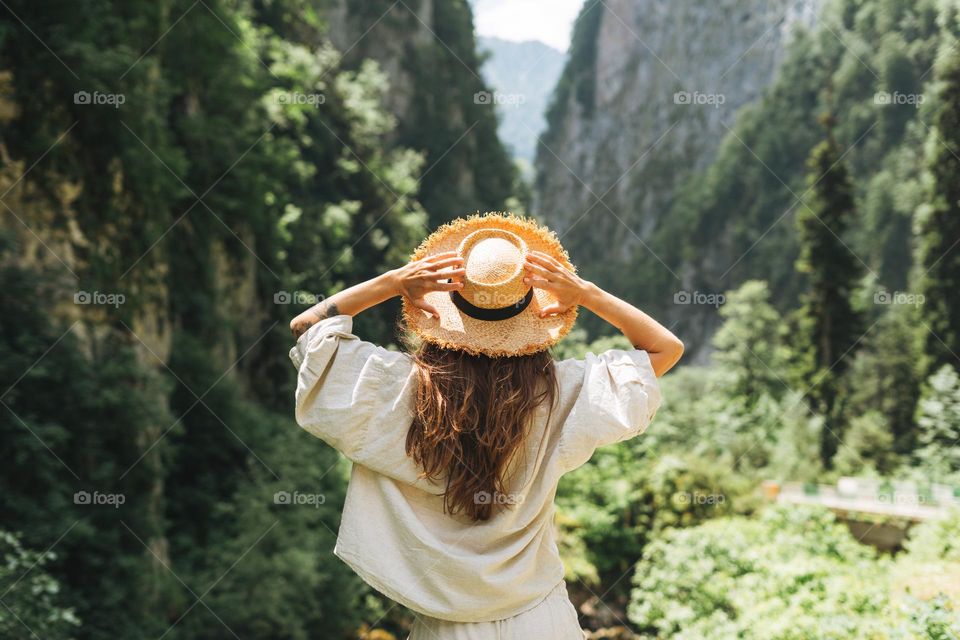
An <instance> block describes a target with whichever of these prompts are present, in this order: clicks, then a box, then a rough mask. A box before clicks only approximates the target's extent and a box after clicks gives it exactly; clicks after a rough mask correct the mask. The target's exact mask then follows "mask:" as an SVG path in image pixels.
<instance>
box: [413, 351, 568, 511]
mask: <svg viewBox="0 0 960 640" xmlns="http://www.w3.org/2000/svg"><path fill="white" fill-rule="evenodd" d="M411 355H412V356H413V358H414V361H415V363H416V368H417V376H418V379H419V380H418V382H419V384H418V385H417V399H416V410H415V414H414V418H413V424H412V425H411V426H410V430H409V431H408V432H407V443H406V451H407V455H409V456H411V457H412V458H413V460H414V461H415V462H416V463H417V464H418V465H420V466H421V467H422V472H421V474H420V475H421V477H425V478H429V479H430V480H434V481H441V482H442V481H444V480H445V481H446V490H445V492H444V503H443V504H444V509H445V510H446V511H447V512H448V513H465V514H466V515H467V516H469V517H470V518H471V519H472V520H474V521H478V520H488V519H489V518H490V517H491V516H492V515H493V514H494V512H495V510H496V509H498V508H500V507H503V506H508V505H509V504H511V503H512V501H511V500H509V498H507V499H502V498H500V496H507V492H506V491H505V480H506V476H507V475H508V467H509V465H510V464H511V462H512V461H513V459H514V456H515V454H516V453H517V451H518V449H520V447H521V445H522V444H523V443H524V440H525V437H526V435H527V433H528V427H529V425H530V423H531V419H532V417H533V413H534V411H535V410H536V408H537V407H538V406H540V404H541V403H543V402H547V403H548V406H549V409H550V411H552V410H553V403H554V399H555V398H556V396H557V376H556V371H555V370H554V366H553V359H552V358H551V357H550V354H549V353H548V352H546V351H543V352H540V353H535V354H532V355H525V356H510V357H502V358H492V357H489V356H483V355H470V354H468V353H466V352H464V351H458V350H453V349H447V348H444V347H440V346H437V345H434V344H431V343H429V342H422V343H421V344H419V345H417V346H416V348H415V349H414V350H413V352H412V354H411Z"/></svg>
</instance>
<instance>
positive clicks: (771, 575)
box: [630, 507, 960, 640]
mask: <svg viewBox="0 0 960 640" xmlns="http://www.w3.org/2000/svg"><path fill="white" fill-rule="evenodd" d="M950 522H951V523H952V524H951V525H949V526H948V527H943V526H942V525H941V524H940V523H932V524H931V525H926V526H924V527H922V528H921V529H920V530H918V531H917V532H916V533H915V536H916V537H917V538H918V539H924V540H925V541H926V542H927V543H933V544H936V545H938V546H942V545H945V544H951V542H952V540H951V539H950V537H949V536H950V534H951V533H953V531H952V530H955V529H956V527H957V523H960V517H955V518H954V519H953V520H952V521H950ZM918 555H919V556H920V557H915V556H914V554H912V553H910V554H907V555H906V556H904V557H902V558H900V559H899V560H898V561H897V562H898V564H899V565H900V566H897V567H894V566H893V563H891V562H889V561H886V560H881V561H877V559H876V558H875V557H874V552H873V551H872V550H870V549H869V548H868V547H865V546H863V545H861V544H860V543H858V542H857V541H856V540H855V539H854V538H853V537H852V536H851V535H850V533H849V532H848V531H847V530H846V527H844V526H843V525H841V524H839V523H837V522H836V521H835V520H834V518H833V516H832V515H830V512H828V511H825V510H824V511H818V510H810V509H797V508H793V507H781V508H775V509H769V510H767V511H765V512H764V513H763V514H762V515H761V516H760V517H759V518H756V519H749V520H748V519H744V518H730V519H720V520H714V521H712V522H709V523H707V524H703V525H701V526H699V527H695V528H692V529H678V530H674V531H672V532H670V533H668V534H667V535H665V536H663V537H662V538H660V539H658V540H657V541H656V542H654V543H652V544H651V545H649V546H648V547H647V548H646V549H645V550H644V554H643V559H642V560H641V561H640V563H639V564H638V566H637V572H636V578H635V583H636V586H637V589H636V590H635V591H634V597H633V602H632V604H631V606H630V618H631V620H632V621H634V622H635V623H636V624H638V625H640V626H641V627H643V628H648V629H651V630H655V631H656V632H657V633H658V634H659V636H658V637H670V638H748V639H749V638H757V639H758V640H759V639H762V640H778V639H784V640H785V639H788V638H790V639H792V638H820V639H824V640H826V639H836V640H850V639H858V638H860V639H878V638H904V639H906V638H930V639H931V640H932V639H939V638H952V637H957V635H956V634H958V633H960V614H958V612H957V611H955V610H951V609H950V607H949V605H948V604H945V602H944V600H943V599H942V598H941V599H939V600H938V599H934V600H931V601H930V602H929V603H924V602H919V601H915V600H911V599H909V598H907V597H905V595H904V594H896V593H894V589H893V588H892V587H891V584H890V582H891V579H892V577H893V576H894V575H896V573H897V572H898V571H899V572H900V573H903V572H905V571H909V570H910V569H911V568H912V567H913V566H915V565H921V566H922V563H923V562H924V561H925V560H926V558H925V557H923V555H921V554H918Z"/></svg>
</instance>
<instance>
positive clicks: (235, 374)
mask: <svg viewBox="0 0 960 640" xmlns="http://www.w3.org/2000/svg"><path fill="white" fill-rule="evenodd" d="M375 4H377V3H373V2H371V3H350V4H349V8H350V12H351V15H350V16H349V18H348V20H347V24H346V26H344V25H343V24H340V23H338V20H340V19H341V17H342V16H341V14H340V5H339V4H338V3H336V2H332V1H331V2H327V1H325V0H273V1H271V2H248V1H246V0H241V1H239V2H228V1H208V2H202V3H193V2H188V1H180V0H163V1H161V2H154V1H149V2H148V1H145V0H144V1H134V2H129V1H123V2H100V3H95V4H92V5H77V4H71V3H56V2H39V3H38V2H25V1H11V2H10V3H7V4H5V5H4V7H3V10H2V11H0V87H2V91H0V122H2V127H3V129H2V134H0V160H2V165H0V169H2V170H3V171H2V174H0V193H2V194H3V195H2V197H3V203H4V205H5V207H6V208H5V209H4V212H5V213H4V218H3V224H2V225H0V240H2V252H0V286H2V287H3V290H4V295H3V297H2V303H0V334H2V342H0V390H3V395H2V396H0V400H2V401H3V406H0V412H2V413H3V415H2V419H0V425H2V432H3V439H2V442H3V445H2V452H3V454H4V460H5V464H4V467H3V469H2V471H0V489H2V492H3V494H4V500H3V501H2V506H0V522H3V526H4V527H5V528H10V529H15V530H17V531H18V532H19V534H20V535H22V538H23V545H24V547H26V548H30V549H48V548H50V549H51V553H52V554H53V555H52V556H49V557H47V558H46V560H44V561H43V563H38V566H37V567H36V568H35V569H33V570H32V571H27V569H28V568H29V567H23V571H22V573H25V574H26V578H25V579H24V581H23V582H22V585H21V586H20V587H18V589H17V590H16V592H15V593H14V592H12V593H11V596H10V597H9V598H8V599H4V603H5V604H7V605H8V606H10V607H11V608H14V609H15V611H16V612H17V615H21V617H23V618H24V619H25V621H26V622H27V624H28V625H29V626H34V624H36V629H35V631H36V632H37V633H38V634H39V635H41V636H44V637H56V636H57V635H63V634H64V633H71V634H75V635H76V636H77V637H81V638H107V637H111V638H112V637H150V636H152V637H160V636H161V635H164V637H167V638H210V637H224V636H227V637H230V636H234V635H236V636H239V637H245V638H271V639H283V638H287V639H295V638H304V639H305V638H317V637H323V638H336V637H347V636H349V635H352V634H353V633H355V631H356V629H358V628H359V627H360V625H361V623H362V622H364V621H366V622H368V623H370V622H373V621H376V620H379V621H380V622H379V624H380V625H381V626H388V627H389V626H395V623H396V622H397V620H398V613H399V612H393V613H390V614H389V615H385V614H388V613H389V609H390V607H389V604H388V603H386V602H385V601H384V600H383V599H381V598H380V597H378V596H374V595H373V592H372V591H371V590H370V589H369V588H368V587H366V586H365V585H363V583H362V582H361V581H360V580H359V578H357V577H356V576H355V575H353V574H352V572H351V571H350V570H349V569H348V568H347V567H346V566H345V565H344V564H343V563H341V562H340V561H339V560H337V559H336V558H335V557H334V556H333V555H332V553H331V551H332V549H333V544H334V540H335V532H336V530H337V524H338V520H339V511H340V507H341V506H342V500H343V495H344V489H345V485H346V473H345V472H346V469H345V468H344V466H343V462H342V461H341V460H340V459H339V457H338V456H337V455H336V453H335V452H333V451H332V450H331V449H329V448H328V447H326V446H324V445H323V444H322V443H321V442H319V441H317V440H315V439H312V438H309V437H308V436H306V435H305V434H303V433H302V432H301V431H300V430H299V429H298V428H297V427H296V425H295V423H294V422H293V419H292V416H291V415H290V403H291V397H292V390H293V386H292V384H293V370H292V368H291V367H290V364H289V362H288V361H287V358H286V357H285V354H286V352H287V350H288V349H289V347H290V338H289V335H288V334H287V332H286V327H285V325H286V322H287V321H288V320H289V318H290V317H292V316H293V315H295V313H296V312H297V311H298V310H300V309H302V308H304V307H305V306H306V305H308V304H312V303H313V302H314V301H315V299H316V297H319V296H323V295H328V294H329V293H331V292H333V291H336V290H339V289H340V288H342V287H344V286H346V285H347V284H349V283H352V282H353V281H356V280H357V279H362V278H367V277H370V276H372V275H374V274H376V273H380V272H382V271H383V270H385V269H386V268H392V267H394V266H397V265H399V264H401V263H402V262H403V261H404V260H405V259H406V257H407V256H408V255H409V253H410V251H411V250H412V249H413V248H414V246H415V245H416V243H417V242H418V241H419V239H420V238H422V237H423V235H424V233H425V231H426V230H427V224H428V218H429V219H431V220H432V221H433V222H439V221H444V220H446V219H449V218H451V217H454V216H456V215H461V214H464V213H467V212H470V211H472V210H474V209H477V208H480V209H503V208H505V207H506V205H507V202H508V199H509V198H510V197H511V196H512V195H513V189H514V187H515V186H516V185H515V182H514V181H515V178H516V171H515V170H514V168H513V166H512V163H510V161H509V159H508V158H507V155H506V153H505V151H504V148H503V146H502V145H501V144H500V142H499V140H498V139H497V138H496V134H495V129H496V119H495V115H494V111H493V110H492V109H491V108H490V107H488V106H483V105H479V104H477V103H476V102H475V100H474V96H473V94H474V93H475V92H476V91H479V90H482V89H484V88H485V87H484V85H483V83H482V82H481V81H480V79H479V77H478V76H477V75H476V74H477V67H478V63H479V60H478V58H477V56H476V54H475V48H476V47H475V39H474V36H473V28H472V17H471V12H470V9H469V7H468V6H467V4H466V2H462V1H461V2H441V3H433V5H432V6H433V8H432V14H431V15H425V16H422V17H420V16H416V15H414V14H413V13H412V11H410V10H407V11H406V17H405V18H402V19H401V20H400V22H399V23H396V22H395V23H392V24H391V25H385V26H391V27H393V28H396V29H397V31H396V32H395V33H394V34H393V36H392V37H393V38H394V39H395V40H396V41H399V42H406V41H407V40H408V39H409V41H410V48H409V51H408V55H406V56H404V58H403V59H404V61H405V63H408V64H409V68H408V70H407V71H408V73H409V77H410V78H412V82H413V83H414V86H413V87H412V91H411V87H404V86H394V85H393V84H392V82H399V80H397V79H396V78H388V77H387V75H386V73H385V72H384V71H383V70H382V68H381V67H380V66H378V65H377V64H376V63H375V62H373V61H372V60H371V58H373V57H374V56H373V55H372V53H371V55H351V56H348V57H344V56H343V52H341V51H338V50H337V49H336V48H335V47H334V46H333V45H332V44H331V40H333V38H332V36H334V35H335V36H337V37H339V38H343V37H347V38H352V39H353V40H354V41H356V42H358V43H359V42H360V41H361V40H364V39H365V38H362V37H361V36H362V35H363V34H364V33H365V31H364V30H358V31H356V32H355V33H353V34H352V35H351V34H349V33H337V34H331V33H330V29H331V27H332V25H336V24H340V26H341V28H345V29H348V30H349V29H351V28H358V26H359V23H362V22H363V21H364V20H367V19H368V17H369V16H366V12H367V11H369V12H371V13H373V14H374V15H373V16H372V17H369V20H370V23H372V22H373V21H374V20H375V19H376V18H377V17H379V16H380V15H381V14H382V13H383V12H384V11H385V10H386V9H387V8H388V6H389V5H385V6H383V7H382V8H380V9H379V10H378V9H377V7H376V6H374V5H375ZM395 6H396V8H397V9H398V10H401V9H402V8H403V7H402V6H401V5H395ZM421 19H422V20H424V21H426V22H425V23H421V21H420V20H421ZM427 23H428V24H433V25H434V27H433V28H434V30H435V31H436V33H435V34H432V35H429V34H430V33H431V32H430V31H429V27H427V33H428V35H429V37H427V38H426V39H424V38H422V37H418V38H408V36H409V35H411V34H413V33H414V32H422V31H423V30H424V29H423V26H422V24H427ZM374 35H380V36H381V37H382V34H374ZM367 40H372V41H373V42H372V48H373V49H375V48H376V45H377V40H376V38H375V37H373V36H371V37H370V38H369V39H367ZM381 44H382V40H381ZM348 45H349V42H348ZM345 46H347V45H345ZM354 53H355V54H356V53H357V52H354ZM471 74H472V75H471ZM454 88H455V89H456V90H455V91H454ZM408 91H410V93H411V94H412V95H414V96H415V101H414V104H412V105H411V106H410V107H409V111H408V112H404V111H402V110H395V111H394V110H392V108H393V107H394V106H395V105H396V100H395V98H396V96H397V95H401V94H404V93H407V92H408ZM84 96H86V97H84ZM98 96H99V98H98ZM104 96H107V99H108V100H110V101H109V102H104V101H103V97H104ZM398 117H402V118H403V119H402V120H401V121H399V122H398ZM450 184H458V185H468V188H464V190H462V191H461V192H460V195H461V196H462V197H457V195H456V194H455V193H454V192H453V191H452V190H450V189H449V188H448V187H449V185H450ZM8 212H9V213H11V214H12V215H11V216H7V213H8ZM13 216H16V217H13ZM8 221H9V223H8ZM37 240H39V244H38V243H37ZM74 276H75V278H74ZM80 292H102V293H109V294H111V295H122V296H123V302H122V303H120V304H117V305H113V306H110V305H102V304H96V303H93V304H73V302H74V296H75V295H79V294H80ZM396 311H397V305H384V306H383V307H382V308H378V309H377V310H375V311H372V312H370V313H367V314H364V315H363V317H361V318H358V321H357V332H358V333H361V334H363V335H364V336H365V337H367V338H368V339H371V340H377V341H380V342H390V341H392V340H393V339H394V335H395V328H394V324H395V318H396ZM84 492H86V494H84ZM278 492H287V493H289V494H294V493H295V492H299V493H300V494H305V495H308V496H311V497H317V496H319V498H317V499H316V500H314V503H313V504H310V505H290V504H284V503H282V502H279V503H278V502H276V500H275V494H277V493H278ZM75 494H76V495H77V496H81V497H75ZM83 495H87V496H88V499H86V498H83V497H82V496H83ZM98 499H106V500H109V503H102V502H97V500H98ZM85 500H88V501H85ZM26 553H27V552H20V551H18V550H16V549H13V550H12V551H11V553H10V560H9V564H10V570H11V571H15V570H17V569H18V568H20V567H22V566H23V563H24V562H26V561H27V560H30V559H31V558H34V557H36V558H38V559H39V558H40V556H30V555H25V554H26ZM44 563H45V564H44ZM48 576H49V577H48ZM6 580H7V578H6V577H5V578H4V581H6ZM11 582H12V581H11ZM5 584H9V583H6V582H5ZM57 585H59V587H57ZM28 587H30V588H33V589H34V590H35V592H36V594H37V599H36V602H35V603H30V602H28V600H27V599H26V598H24V597H23V595H22V594H23V590H22V589H23V588H28ZM58 588H59V590H60V591H59V593H56V590H57V589H58ZM55 596H56V597H55ZM67 607H69V610H68V609H67ZM6 611H7V610H6V609H5V610H4V617H3V624H4V625H8V624H10V623H9V620H10V618H8V617H7V616H6ZM70 611H72V612H75V615H76V618H77V619H79V620H80V622H81V626H80V627H79V629H76V630H71V629H66V626H67V625H68V624H69V622H70V621H71V620H72V619H73V618H72V616H73V615H74V613H71V612H70ZM38 616H47V618H46V619H45V620H43V621H41V620H40V618H39V617H38ZM14 622H15V620H14ZM4 628H5V629H6V628H7V627H4ZM24 633H26V631H25V629H24V628H23V627H22V626H19V625H18V630H17V631H16V633H12V634H11V635H10V636H9V637H17V636H18V635H22V634H24ZM3 635H4V637H8V636H7V635H6V634H3Z"/></svg>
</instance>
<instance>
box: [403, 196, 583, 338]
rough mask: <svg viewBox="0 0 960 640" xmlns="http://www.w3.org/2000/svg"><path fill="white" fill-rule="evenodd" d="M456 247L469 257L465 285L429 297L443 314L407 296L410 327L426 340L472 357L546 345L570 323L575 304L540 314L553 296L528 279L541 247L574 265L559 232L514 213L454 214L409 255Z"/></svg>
mask: <svg viewBox="0 0 960 640" xmlns="http://www.w3.org/2000/svg"><path fill="white" fill-rule="evenodd" d="M454 250H456V251H457V252H458V253H459V254H460V256H461V257H462V258H464V262H465V265H464V266H465V268H466V275H465V276H464V279H463V284H464V286H463V288H462V289H461V290H459V291H450V292H447V291H431V292H430V293H428V294H426V296H425V298H424V299H425V300H426V301H427V302H429V303H430V304H432V305H433V306H434V307H435V308H436V310H437V311H438V312H439V314H440V317H439V318H434V317H433V316H431V315H430V314H428V313H426V312H425V311H423V310H422V309H418V308H417V307H415V306H413V305H412V304H411V303H410V302H409V300H407V299H406V298H404V299H403V317H404V321H405V323H406V325H407V327H408V328H409V329H410V330H412V331H413V332H415V333H416V334H417V335H419V336H420V337H421V338H423V339H424V340H426V341H428V342H432V343H434V344H437V345H440V346H441V347H447V348H449V349H458V350H462V351H466V352H468V353H472V354H474V355H487V356H494V357H499V356H519V355H527V354H531V353H537V352H539V351H544V350H546V349H548V348H549V347H551V346H552V345H554V344H556V343H557V342H559V341H560V339H561V338H563V337H564V336H565V335H567V333H568V332H569V331H570V329H571V328H572V327H573V323H574V321H575V320H576V319H577V307H576V306H574V307H572V308H570V309H568V310H567V311H564V312H563V313H559V314H556V315H554V316H550V317H547V318H541V317H540V316H539V312H540V309H542V308H544V307H546V306H548V305H550V304H552V303H553V302H556V298H555V297H554V296H553V294H551V293H550V292H548V291H546V290H544V289H539V288H532V287H529V286H527V285H526V284H524V283H523V278H524V275H525V274H524V268H523V263H524V259H525V257H526V254H527V252H528V251H542V252H544V253H546V254H547V255H550V256H552V257H553V258H555V259H556V260H557V261H559V262H560V264H562V265H563V266H564V267H566V268H567V269H569V270H570V271H576V269H575V267H574V266H573V265H572V264H570V260H569V258H568V257H567V252H566V251H564V249H563V247H562V246H560V241H559V240H558V239H557V236H556V234H554V233H553V232H552V231H550V230H549V229H547V228H546V227H544V226H542V225H540V224H538V223H537V222H536V221H535V220H533V219H531V218H522V217H519V216H516V215H513V214H511V213H485V214H483V215H479V214H475V215H471V216H468V217H466V218H457V219H456V220H453V221H452V222H450V223H448V224H445V225H443V226H441V227H440V228H438V229H437V230H436V231H434V232H433V233H432V234H430V236H429V237H427V239H426V240H424V241H423V242H422V243H421V244H420V246H419V247H418V248H417V250H416V251H415V252H414V253H413V256H411V260H421V259H423V258H427V257H429V256H432V255H434V254H438V253H444V252H446V251H454Z"/></svg>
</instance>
